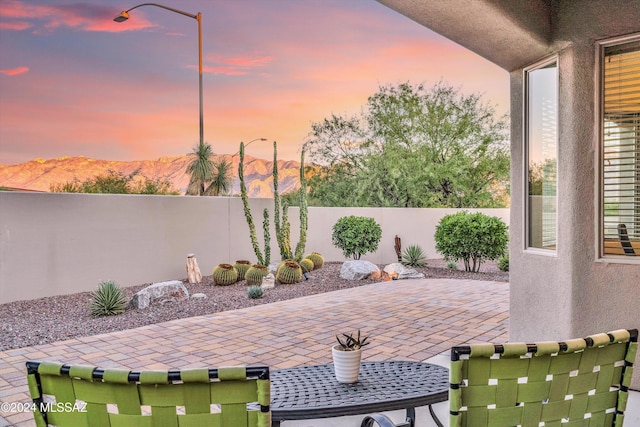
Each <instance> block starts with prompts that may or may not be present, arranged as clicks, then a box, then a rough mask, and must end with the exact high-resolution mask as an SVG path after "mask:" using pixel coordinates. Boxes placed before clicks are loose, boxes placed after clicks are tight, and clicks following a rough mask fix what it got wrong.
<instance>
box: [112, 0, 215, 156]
mask: <svg viewBox="0 0 640 427" xmlns="http://www.w3.org/2000/svg"><path fill="white" fill-rule="evenodd" d="M141 6H156V7H160V8H162V9H166V10H170V11H171V12H175V13H179V14H180V15H184V16H188V17H189V18H193V19H195V20H196V21H198V77H199V80H198V82H199V84H200V86H199V87H200V144H201V145H202V144H204V119H203V113H202V14H201V13H200V12H198V13H197V14H196V15H193V14H191V13H187V12H184V11H182V10H178V9H174V8H172V7H169V6H163V5H161V4H157V3H142V4H139V5H137V6H133V7H132V8H131V9H127V10H123V11H122V12H120V15H118V16H116V17H115V18H113V20H114V21H116V22H124V21H126V20H127V19H129V12H131V11H132V10H133V9H136V8H139V7H141Z"/></svg>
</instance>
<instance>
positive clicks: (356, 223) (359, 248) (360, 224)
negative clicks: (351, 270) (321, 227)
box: [331, 215, 382, 259]
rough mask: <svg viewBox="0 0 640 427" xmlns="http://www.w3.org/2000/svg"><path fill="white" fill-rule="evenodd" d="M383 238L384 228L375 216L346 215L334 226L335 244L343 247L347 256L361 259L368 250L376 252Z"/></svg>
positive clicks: (333, 240) (333, 237)
mask: <svg viewBox="0 0 640 427" xmlns="http://www.w3.org/2000/svg"><path fill="white" fill-rule="evenodd" d="M381 238H382V229H381V228H380V225H378V223H377V222H376V221H375V219H373V218H368V217H364V216H353V215H351V216H345V217H342V218H340V219H339V220H338V222H336V223H335V224H334V226H333V234H332V236H331V239H332V242H333V245H334V246H335V247H337V248H340V249H342V252H343V253H344V256H345V257H346V258H349V257H353V259H360V257H361V256H362V255H364V254H366V253H367V252H375V251H376V249H378V244H379V243H380V239H381Z"/></svg>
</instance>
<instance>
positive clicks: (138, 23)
mask: <svg viewBox="0 0 640 427" xmlns="http://www.w3.org/2000/svg"><path fill="white" fill-rule="evenodd" d="M114 16H115V13H114V9H113V8H112V7H108V6H102V5H94V4H83V3H77V4H72V5H60V6H50V5H30V4H27V3H26V2H24V1H22V0H3V2H2V4H0V18H2V19H3V20H4V21H5V22H3V23H2V28H3V29H6V30H13V31H21V30H26V29H28V28H34V33H36V34H41V33H48V32H52V31H54V30H56V29H58V28H72V29H75V30H79V31H104V32H121V31H132V30H139V29H145V28H151V27H154V26H155V25H154V24H152V23H151V22H149V21H148V20H146V19H145V18H144V16H142V15H140V16H137V17H136V19H135V21H134V22H131V23H127V24H126V25H118V23H117V22H114V21H113V18H114Z"/></svg>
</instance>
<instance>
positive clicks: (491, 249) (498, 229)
mask: <svg viewBox="0 0 640 427" xmlns="http://www.w3.org/2000/svg"><path fill="white" fill-rule="evenodd" d="M435 240H436V251H438V252H439V253H441V254H442V255H444V258H445V259H446V260H447V261H458V260H462V261H464V268H465V271H473V272H477V271H478V270H479V269H480V265H481V264H482V263H483V262H484V261H487V260H494V259H498V258H500V257H501V256H503V255H504V254H505V252H506V249H507V242H508V240H509V235H508V232H507V225H506V224H505V223H504V222H503V221H502V220H501V219H500V218H497V217H490V216H487V215H484V214H482V213H469V212H466V211H461V212H458V213H455V214H450V215H445V216H444V217H443V218H442V219H441V220H440V222H439V223H438V225H437V227H436V233H435Z"/></svg>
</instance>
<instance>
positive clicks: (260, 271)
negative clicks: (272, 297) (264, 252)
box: [244, 264, 269, 286]
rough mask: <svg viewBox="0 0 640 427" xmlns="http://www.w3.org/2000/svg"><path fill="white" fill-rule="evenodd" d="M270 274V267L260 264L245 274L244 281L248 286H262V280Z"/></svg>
mask: <svg viewBox="0 0 640 427" xmlns="http://www.w3.org/2000/svg"><path fill="white" fill-rule="evenodd" d="M267 274H269V267H267V266H265V265H260V264H254V265H252V266H251V267H249V269H248V270H247V272H246V273H245V274H244V280H245V281H246V282H247V285H249V286H252V285H258V286H259V285H262V278H263V277H264V276H266V275H267Z"/></svg>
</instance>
